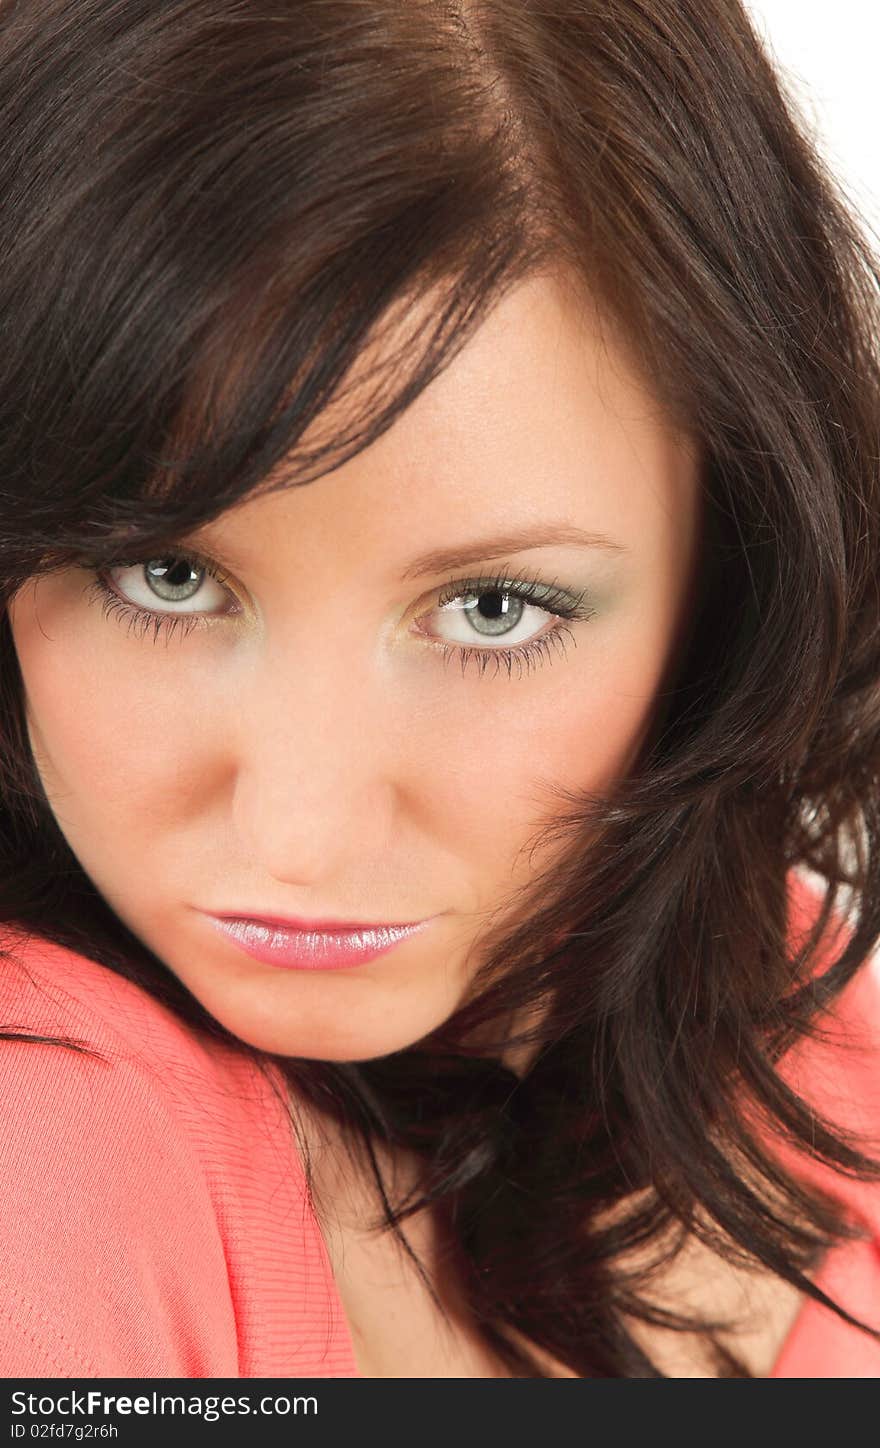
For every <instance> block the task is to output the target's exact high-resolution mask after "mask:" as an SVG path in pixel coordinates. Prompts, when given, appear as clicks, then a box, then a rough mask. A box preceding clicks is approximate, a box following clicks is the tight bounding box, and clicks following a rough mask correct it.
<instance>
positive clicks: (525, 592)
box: [87, 548, 595, 678]
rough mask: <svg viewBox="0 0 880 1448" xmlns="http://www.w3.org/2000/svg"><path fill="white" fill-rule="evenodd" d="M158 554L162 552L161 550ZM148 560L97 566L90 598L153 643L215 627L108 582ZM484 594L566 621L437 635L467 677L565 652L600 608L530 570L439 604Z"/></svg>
mask: <svg viewBox="0 0 880 1448" xmlns="http://www.w3.org/2000/svg"><path fill="white" fill-rule="evenodd" d="M155 556H158V555H155ZM167 556H169V557H176V558H183V559H185V560H186V561H187V562H189V563H194V564H195V565H196V566H197V567H198V568H200V569H203V570H204V572H205V573H206V574H207V575H208V576H209V577H210V578H212V579H213V580H214V581H215V582H217V583H219V584H220V585H221V587H226V588H230V590H231V579H230V578H229V577H228V575H227V574H226V573H224V572H223V570H222V569H221V568H219V567H218V565H217V564H216V563H214V562H213V561H212V560H211V559H210V558H207V557H205V556H204V555H203V554H200V553H198V552H196V551H195V550H193V549H192V548H187V549H186V551H185V552H183V551H182V552H180V553H178V554H175V553H173V552H171V551H170V550H169V553H168V555H167ZM144 561H145V560H142V559H134V560H125V561H123V560H119V561H117V562H116V563H111V564H105V565H104V566H103V568H102V569H100V570H93V571H94V572H95V576H94V578H93V580H92V582H91V584H90V585H89V587H88V589H87V592H88V594H89V595H90V597H92V598H95V599H97V600H98V602H100V604H101V611H102V615H103V616H104V617H105V618H109V617H110V615H111V614H116V615H117V616H118V617H119V619H120V620H126V619H127V620H128V623H129V631H130V632H135V633H138V631H139V636H140V637H141V638H143V637H144V636H145V635H146V634H147V633H148V632H149V630H150V629H152V630H153V642H154V643H156V642H158V639H159V636H160V634H161V635H163V636H164V638H165V641H166V643H167V642H168V641H170V639H171V638H172V636H173V635H174V633H175V631H176V630H177V629H181V628H182V633H181V635H180V636H181V637H182V638H186V636H187V635H188V634H189V633H191V632H192V630H193V629H196V628H207V627H210V626H211V624H212V623H213V622H214V619H213V618H212V617H211V616H210V615H205V614H197V613H189V614H180V613H178V614H172V613H166V614H163V613H153V612H152V611H151V610H150V609H145V608H140V607H139V606H138V605H137V604H132V603H127V602H126V601H125V600H124V599H123V598H121V597H120V595H119V594H118V593H116V592H115V590H114V589H113V588H112V587H111V586H110V584H109V583H108V582H107V581H106V577H105V575H106V574H107V573H108V572H109V571H110V570H111V569H112V568H133V567H135V566H136V565H137V564H138V563H141V562H144ZM484 593H501V594H504V595H505V596H506V597H508V598H515V599H518V600H520V601H521V602H523V603H527V604H534V605H535V606H536V607H538V608H540V609H541V610H542V611H543V612H545V613H548V614H551V615H553V616H555V617H556V618H557V619H558V620H559V621H560V622H559V623H558V625H557V627H555V628H553V629H551V630H550V631H549V632H547V633H543V634H539V635H538V637H537V638H534V639H531V640H529V642H528V643H525V644H517V645H515V646H514V647H512V648H509V649H504V648H498V649H492V648H486V649H483V648H471V647H469V646H468V645H466V644H454V643H449V642H448V641H447V640H443V639H440V640H434V641H433V642H434V647H435V648H436V649H437V650H438V651H439V653H440V655H441V658H442V660H443V663H444V665H446V664H448V663H449V662H450V660H451V659H453V658H455V657H457V658H459V659H460V662H461V672H462V677H464V673H465V670H466V669H467V666H468V664H469V663H470V662H471V660H473V661H474V662H475V663H476V665H477V669H478V673H479V676H480V677H482V676H483V675H484V674H485V672H486V669H487V668H488V666H489V662H490V660H493V659H494V660H495V675H494V676H493V677H497V674H498V671H499V669H501V668H502V667H505V668H506V669H507V675H508V678H509V677H510V675H511V672H512V670H513V667H514V665H516V666H517V667H518V668H519V669H520V677H521V674H522V668H523V667H525V669H526V672H528V671H529V669H530V668H531V667H532V665H533V664H537V663H538V662H539V661H541V660H543V659H547V658H549V657H550V650H551V648H554V647H556V646H557V645H558V646H559V647H560V648H561V650H562V653H563V654H564V653H565V643H564V636H565V635H567V636H568V637H569V638H573V632H572V629H571V627H570V625H571V624H572V623H579V622H586V620H588V619H590V618H593V617H594V615H595V609H594V608H592V607H591V605H590V604H589V603H587V602H586V598H587V593H586V590H584V591H583V592H581V593H579V594H577V595H571V594H569V593H568V592H566V591H564V590H562V589H558V588H557V587H556V581H555V580H554V581H553V583H550V584H547V583H544V582H543V581H542V580H541V579H539V578H536V577H533V576H532V575H530V574H529V573H528V571H527V570H525V569H523V570H521V571H520V572H519V575H517V574H516V573H515V572H504V573H497V574H496V575H495V576H494V577H488V578H462V579H454V580H452V581H451V582H450V583H448V584H446V585H445V586H444V588H443V589H442V590H441V591H440V594H439V596H438V598H437V602H436V605H435V607H437V608H440V607H442V606H443V605H444V604H446V603H451V602H452V601H453V600H455V599H460V598H464V597H466V596H475V595H479V594H484Z"/></svg>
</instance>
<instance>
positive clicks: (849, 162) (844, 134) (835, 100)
mask: <svg viewBox="0 0 880 1448" xmlns="http://www.w3.org/2000/svg"><path fill="white" fill-rule="evenodd" d="M745 6H746V9H747V10H748V12H749V14H750V15H751V17H752V20H753V21H754V23H755V25H756V28H757V30H758V33H759V34H760V35H761V36H762V38H763V39H764V41H765V44H766V47H767V49H768V50H769V51H770V53H771V55H772V57H773V59H774V61H775V62H776V65H777V68H778V69H779V70H780V72H781V74H782V76H783V79H784V80H785V82H786V88H787V89H788V91H789V93H790V94H793V95H794V96H795V98H796V99H797V102H798V105H799V106H800V109H801V112H802V114H803V115H804V116H805V117H806V118H807V120H808V122H809V125H810V128H811V130H812V132H813V135H814V137H815V139H816V140H817V142H818V144H819V147H820V149H821V150H822V151H823V153H824V155H825V157H826V159H827V160H828V161H829V162H830V163H831V165H832V167H833V168H834V171H835V173H836V175H837V176H838V177H839V179H840V180H841V182H842V183H843V186H844V189H845V191H846V193H847V195H848V197H849V198H850V200H851V201H852V202H853V203H854V204H855V206H856V208H857V210H858V212H859V215H860V216H861V217H862V221H863V229H865V230H866V231H868V232H869V237H870V239H871V241H872V242H873V246H874V250H875V251H880V76H878V58H880V0H745Z"/></svg>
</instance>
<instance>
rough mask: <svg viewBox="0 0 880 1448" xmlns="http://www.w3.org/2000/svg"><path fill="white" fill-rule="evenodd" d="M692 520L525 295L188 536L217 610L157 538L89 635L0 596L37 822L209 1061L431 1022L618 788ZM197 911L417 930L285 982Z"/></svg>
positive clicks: (636, 413) (651, 700) (663, 431)
mask: <svg viewBox="0 0 880 1448" xmlns="http://www.w3.org/2000/svg"><path fill="white" fill-rule="evenodd" d="M699 515H700V505H699V486H698V461H697V456H696V452H695V449H694V448H693V446H692V445H691V444H690V443H689V442H688V440H687V439H685V438H684V437H682V436H681V435H680V434H677V433H676V432H674V431H673V430H672V428H671V426H670V425H669V423H668V422H667V421H666V420H664V417H663V415H662V413H661V410H660V408H659V406H658V404H657V402H656V400H655V398H654V397H653V396H652V395H651V393H650V392H649V391H647V390H646V389H645V386H644V384H643V383H642V382H641V381H640V380H639V377H638V376H637V374H636V373H635V371H634V370H633V368H632V364H631V363H630V361H629V360H628V357H627V354H626V353H625V351H624V350H623V348H622V346H621V344H620V343H619V341H617V340H615V338H614V336H613V335H612V333H611V331H610V330H609V329H608V328H603V329H602V330H601V331H600V329H599V326H598V324H597V320H596V317H595V315H594V314H593V312H592V310H591V309H589V308H587V307H586V306H579V305H578V304H577V302H576V300H575V296H574V294H573V292H572V291H571V290H570V289H569V288H568V287H566V286H565V285H564V284H563V282H562V281H561V280H560V279H558V278H552V277H550V276H549V275H542V276H538V277H535V276H533V277H532V278H530V279H529V280H528V281H526V282H525V283H521V284H520V285H519V286H517V287H516V288H514V289H513V290H511V291H510V292H509V293H508V294H507V295H506V296H505V297H504V298H503V299H502V301H501V302H500V303H499V304H498V305H497V307H496V308H495V310H494V311H493V312H492V313H491V314H490V315H489V317H488V318H487V320H486V321H485V322H484V323H483V325H482V326H481V328H480V329H479V330H478V331H477V332H476V333H475V334H474V336H473V337H472V338H471V340H470V341H469V342H468V344H467V345H466V347H465V348H464V350H463V351H461V352H460V353H459V355H458V356H457V357H456V358H455V360H454V361H453V362H452V363H451V364H450V365H449V366H448V368H447V369H446V370H445V371H444V372H443V373H442V374H441V375H440V376H439V377H437V378H436V379H435V380H434V382H433V383H432V384H431V385H430V386H429V387H428V389H427V390H426V391H425V392H423V393H422V394H421V396H420V397H419V398H418V399H417V400H416V402H415V403H414V404H413V405H412V406H411V407H410V408H409V410H408V411H407V412H406V413H405V414H404V415H403V416H402V417H401V418H400V419H399V420H398V421H397V422H396V423H395V425H394V426H393V427H392V428H391V429H390V430H389V431H388V432H386V433H385V434H384V435H383V436H382V437H381V438H380V439H379V440H378V441H377V442H376V443H374V444H373V445H372V446H371V447H370V448H369V449H368V450H367V451H366V452H363V453H361V454H360V455H359V456H358V457H356V458H353V459H351V460H350V461H349V462H348V463H346V464H345V465H344V466H343V467H341V468H340V469H339V470H338V471H336V472H334V473H332V474H329V475H328V476H326V477H324V478H320V479H318V480H317V481H315V482H313V483H310V484H307V485H306V486H304V487H299V488H292V489H287V490H284V491H282V492H278V493H275V494H273V495H270V496H264V497H262V498H252V499H250V500H249V501H247V502H245V503H244V504H243V505H242V506H240V507H239V508H237V509H235V510H233V511H231V512H229V513H227V514H224V515H223V516H222V517H220V518H219V519H218V520H216V521H215V522H214V523H212V524H210V525H207V526H206V527H204V528H202V529H199V530H197V531H196V532H194V533H191V534H188V535H187V537H186V539H185V542H186V545H187V546H188V547H189V548H190V549H192V548H194V547H197V548H198V551H199V553H200V555H202V556H206V557H207V559H208V560H210V562H211V563H212V564H214V563H215V564H216V566H217V568H219V569H222V578H223V581H221V580H220V579H219V578H217V577H213V576H211V574H210V573H207V572H205V571H203V568H202V565H200V564H198V563H196V562H195V561H193V559H192V555H191V553H190V554H187V553H186V551H185V549H184V547H183V541H184V540H181V547H180V552H179V553H178V554H177V555H175V556H176V557H178V558H179V559H180V561H178V562H177V563H176V564H174V565H173V567H172V569H171V571H170V572H167V570H166V572H167V576H165V577H163V573H162V560H152V566H151V567H150V568H149V569H148V568H145V566H144V565H145V564H150V563H151V560H150V559H141V560H138V561H136V562H135V563H134V564H132V562H131V560H126V562H125V565H124V566H123V565H120V566H117V567H115V568H113V569H112V570H110V573H109V577H108V583H109V584H110V586H111V587H112V588H114V589H115V591H116V593H117V594H118V598H117V599H115V600H114V605H113V607H112V608H111V610H110V611H109V612H108V613H105V611H104V610H103V609H102V607H101V606H100V605H101V600H100V599H99V598H96V597H95V593H94V589H93V588H92V587H90V586H91V585H93V583H94V579H95V575H94V574H93V573H89V572H88V571H87V570H85V569H79V568H70V569H66V570H64V571H63V572H58V573H55V574H53V575H50V576H46V577H44V578H42V579H40V580H38V581H37V582H36V583H34V582H31V583H30V584H28V585H26V586H25V587H24V588H23V589H22V590H21V591H20V592H19V593H18V595H17V596H16V598H15V599H14V600H13V603H12V606H11V624H12V630H13V636H14V639H15V645H16V649H17V652H18V657H19V660H20V664H21V670H22V675H23V679H24V686H25V692H26V707H27V718H28V725H29V731H30V739H31V744H32V748H33V751H34V757H35V760H36V763H37V767H38V769H39V772H40V775H41V778H42V781H43V785H44V788H45V790H46V794H47V796H48V799H49V801H50V804H51V807H52V809H53V811H54V813H55V816H56V817H57V820H58V823H59V826H60V828H61V829H62V831H63V833H64V835H65V837H66V839H67V841H68V843H69V844H70V847H71V849H72V850H73V851H74V853H75V854H76V856H77V858H78V859H79V861H80V863H81V864H82V867H83V869H84V870H85V871H86V873H87V874H88V875H89V877H90V878H91V880H92V881H93V883H94V884H95V886H96V887H97V889H98V890H99V891H100V892H101V894H102V895H103V896H104V898H105V899H106V900H107V902H108V903H109V904H110V905H111V906H112V908H113V910H114V911H115V912H116V914H117V915H118V916H119V917H120V919H121V920H123V921H124V922H125V924H126V925H127V926H128V927H129V928H130V929H131V930H132V931H133V932H134V934H135V935H137V936H138V937H139V938H140V939H141V940H142V941H143V942H144V943H145V944H146V945H147V946H148V947H149V948H150V949H151V950H152V951H153V952H154V953H155V954H156V955H157V956H159V957H160V958H161V959H162V960H163V961H164V962H165V964H166V965H167V966H168V968H169V969H170V970H171V971H173V972H174V974H175V975H177V976H178V977H179V978H180V980H181V981H182V982H183V983H184V985H185V986H187V987H188V989H189V990H190V991H191V992H192V994H193V995H194V996H196V997H197V998H198V1000H199V1001H201V1002H202V1004H203V1005H204V1006H205V1007H206V1008H207V1010H208V1011H210V1012H211V1014H212V1015H213V1016H215V1017H216V1018H217V1020H219V1021H220V1022H222V1024H223V1025H224V1026H226V1027H227V1029H228V1030H230V1031H231V1032H233V1033H234V1034H235V1035H237V1036H239V1037H240V1038H242V1039H243V1040H245V1041H247V1042H250V1043H251V1044H252V1045H255V1046H257V1047H260V1048H262V1049H265V1050H268V1051H272V1052H279V1053H282V1054H285V1055H291V1056H303V1057H314V1058H322V1059H326V1060H362V1059H367V1058H370V1057H375V1056H380V1055H384V1054H386V1053H388V1052H391V1051H395V1050H399V1049H402V1048H404V1047H406V1046H408V1045H410V1044H412V1043H413V1042H415V1041H417V1040H419V1039H420V1038H421V1037H422V1036H424V1035H425V1034H427V1033H428V1032H429V1031H431V1030H433V1029H434V1028H436V1027H437V1026H439V1025H440V1024H441V1023H442V1022H443V1021H444V1020H445V1019H446V1018H447V1017H448V1016H449V1015H450V1014H451V1013H452V1012H453V1011H454V1009H455V1008H456V1006H457V1005H458V1004H459V1003H460V1002H461V1000H462V999H463V997H464V996H465V994H466V993H467V989H468V985H469V983H470V982H471V980H472V979H473V975H474V972H475V971H476V969H477V967H478V965H479V964H480V952H479V932H480V930H481V927H484V926H485V925H486V924H487V923H488V922H489V921H490V920H491V921H492V923H493V924H494V925H497V923H498V920H499V919H501V920H502V921H503V920H504V918H505V912H506V911H507V909H508V905H510V907H511V908H513V904H514V902H515V896H516V890H517V887H521V886H523V885H524V884H525V883H526V882H527V881H528V879H529V878H530V877H531V876H532V874H533V872H534V870H535V869H536V868H537V867H538V866H539V865H540V864H541V863H542V856H541V854H540V853H537V854H536V853H534V852H533V853H532V854H531V855H530V853H529V847H530V846H532V845H533V844H534V837H535V830H536V826H537V824H538V822H539V821H540V820H542V819H544V818H546V814H547V811H548V807H549V799H550V796H549V795H548V794H547V793H546V791H547V789H548V787H549V788H551V789H552V787H553V786H556V785H560V784H561V785H563V786H564V787H565V788H566V789H567V790H571V789H574V790H577V789H578V788H585V789H587V790H591V791H592V790H597V789H602V788H603V787H604V786H607V785H609V784H611V783H613V781H615V780H616V779H619V778H620V777H621V775H622V773H623V772H624V771H625V770H626V768H627V766H628V764H629V763H630V762H631V761H632V759H633V757H634V755H635V753H636V751H637V749H638V746H639V744H640V743H641V741H642V739H643V736H644V734H645V731H646V729H647V727H648V726H649V724H650V722H651V717H650V716H651V711H652V706H653V705H654V704H655V695H656V693H657V691H658V687H659V685H660V683H661V680H662V676H663V674H664V671H665V669H666V667H667V664H668V663H669V661H670V659H671V658H672V657H673V656H674V650H675V648H676V646H677V642H678V638H677V636H678V634H679V631H680V629H681V628H682V626H684V625H686V624H687V612H688V606H689V604H690V601H691V600H690V588H691V581H692V577H693V571H694V566H695V563H696V553H697V548H698V533H699V522H700V517H699ZM499 540H500V541H499ZM441 555H447V556H446V557H445V558H444V557H442V556H441ZM499 579H500V580H501V583H499ZM484 580H485V581H484ZM505 580H508V581H510V582H511V583H512V584H516V585H517V586H522V584H523V583H524V582H525V581H528V583H529V584H531V585H535V592H534V596H533V598H532V600H531V601H528V600H525V601H523V600H522V599H520V598H518V597H517V596H516V595H515V592H513V591H510V592H507V593H505V592H504V590H503V587H502V585H503V582H504V581H505ZM465 585H466V586H465ZM444 594H445V595H446V596H447V602H448V605H449V606H447V607H443V608H441V607H440V606H439V605H440V601H441V599H442V598H443V596H444ZM542 603H543V605H545V606H544V607H542ZM551 605H552V606H553V607H555V608H558V609H562V608H565V607H571V608H575V609H576V608H577V607H578V606H579V607H580V609H581V611H582V614H583V616H581V617H575V618H572V619H565V618H562V617H557V616H556V615H555V614H553V613H552V612H549V611H548V609H549V608H550V606H551ZM126 606H128V607H131V608H137V607H140V608H141V609H143V610H146V611H148V613H150V614H152V615H155V617H154V618H153V619H152V621H151V620H150V619H147V620H146V621H143V620H142V621H141V622H140V623H138V622H135V623H134V624H132V620H131V618H130V616H126V615H125V614H124V613H123V612H122V610H123V609H124V608H125V607H126ZM187 620H189V622H190V623H192V622H193V620H196V621H197V626H195V627H191V628H187V627H185V626H184V625H185V623H186V621H187ZM145 623H146V625H148V626H146V627H145V626H144V625H145ZM169 624H171V625H173V626H172V627H171V628H170V630H167V629H165V628H164V627H163V625H169ZM157 628H159V629H160V630H161V631H160V632H159V633H157V632H156V629H157ZM528 648H531V652H530V653H529V654H526V653H525V650H526V649H528ZM466 649H469V650H471V652H470V653H468V654H466V653H465V652H464V650H466ZM505 650H507V651H511V653H512V657H510V658H508V657H507V656H506V655H505V654H504V653H502V651H505ZM498 912H500V915H499V913H498ZM213 915H224V916H256V917H265V916H271V917H279V916H280V917H296V918H298V919H305V920H307V921H327V920H331V921H337V922H339V921H344V922H355V921H356V922H363V923H366V924H381V923H398V922H412V921H428V923H427V924H426V925H425V926H424V928H423V929H422V930H421V931H419V932H417V933H415V934H414V935H411V936H410V937H409V938H406V939H403V940H402V941H401V942H400V943H398V944H396V945H395V946H394V948H393V949H391V950H390V951H388V952H387V953H385V954H381V955H378V956H376V957H375V958H373V959H370V960H364V961H361V962H360V963H357V964H353V965H346V966H343V967H341V968H330V967H329V966H328V965H327V964H326V963H325V964H324V965H323V966H321V967H320V968H314V967H313V968H306V967H302V966H301V967H293V968H290V967H283V966H280V965H278V964H270V963H266V962H264V961H261V960H257V959H255V958H253V957H252V956H251V955H250V954H247V953H245V951H244V950H243V949H242V948H241V947H240V946H239V945H238V944H237V943H236V942H235V941H234V940H233V939H231V938H229V937H228V936H227V935H225V934H223V933H221V931H220V930H218V928H217V927H216V925H215V923H214V922H213V921H212V919H211V918H210V917H211V916H213ZM266 934H267V932H264V936H265V935H266Z"/></svg>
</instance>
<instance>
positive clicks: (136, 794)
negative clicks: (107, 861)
mask: <svg viewBox="0 0 880 1448" xmlns="http://www.w3.org/2000/svg"><path fill="white" fill-rule="evenodd" d="M12 627H13V637H14V640H15V645H16V651H17V653H18V658H19V664H20V668H21V673H22V679H23V682H24V696H25V715H26V719H27V725H28V734H29V737H30V742H31V748H32V750H33V754H34V759H35V762H36V765H37V769H38V771H39V774H40V776H41V778H42V781H43V785H44V788H45V790H46V794H47V797H48V799H49V802H50V804H51V805H52V808H53V811H54V812H55V814H56V817H57V819H58V822H59V824H60V825H61V827H62V829H63V830H64V832H65V834H66V835H67V838H68V840H69V841H70V843H71V844H72V845H74V842H75V841H76V843H75V848H77V849H78V848H79V845H80V843H81V842H85V843H86V845H87V847H88V848H92V847H93V846H94V844H95V843H97V842H100V841H102V840H105V839H109V840H110V841H115V842H116V847H117V848H118V841H119V839H120V838H121V836H120V834H119V830H120V829H122V828H123V827H125V828H127V830H128V831H129V832H130V830H131V828H132V825H133V823H134V822H135V821H137V822H138V824H139V825H140V826H141V827H144V828H148V826H149V822H150V820H151V819H155V820H158V819H159V818H160V817H161V815H162V814H163V813H167V811H168V810H169V808H171V807H173V806H174V802H175V801H176V800H177V799H178V798H179V793H178V790H177V788H176V787H175V785H176V784H179V783H180V782H181V780H180V776H181V771H182V768H183V766H184V763H185V761H186V760H187V759H188V758H191V757H192V751H191V749H190V748H188V741H187V739H186V737H185V729H184V726H183V724H182V723H181V722H180V720H176V719H175V718H174V716H173V714H170V713H169V708H168V701H167V697H165V696H164V694H163V691H162V689H161V687H160V686H159V685H158V684H157V685H156V687H155V688H151V686H150V684H149V681H148V677H147V678H145V674H146V675H148V671H147V670H145V669H144V666H143V663H142V662H139V661H138V659H137V658H136V657H135V655H134V654H133V653H130V652H129V651H127V650H124V649H123V650H114V651H112V667H110V666H108V657H107V653H106V650H105V651H104V652H103V656H102V651H101V650H100V648H99V647H96V646H95V642H94V640H93V636H92V632H91V630H83V629H81V628H80V629H79V630H74V629H73V628H72V627H70V626H69V625H68V626H67V627H65V615H64V612H63V611H62V609H61V608H60V607H54V606H53V599H52V593H51V590H50V589H49V587H48V585H46V584H44V585H43V587H42V588H41V590H40V607H39V616H38V617H36V616H35V615H34V613H33V610H32V609H31V608H29V607H28V608H24V607H22V606H21V605H19V608H18V610H17V612H15V613H13V614H12Z"/></svg>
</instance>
